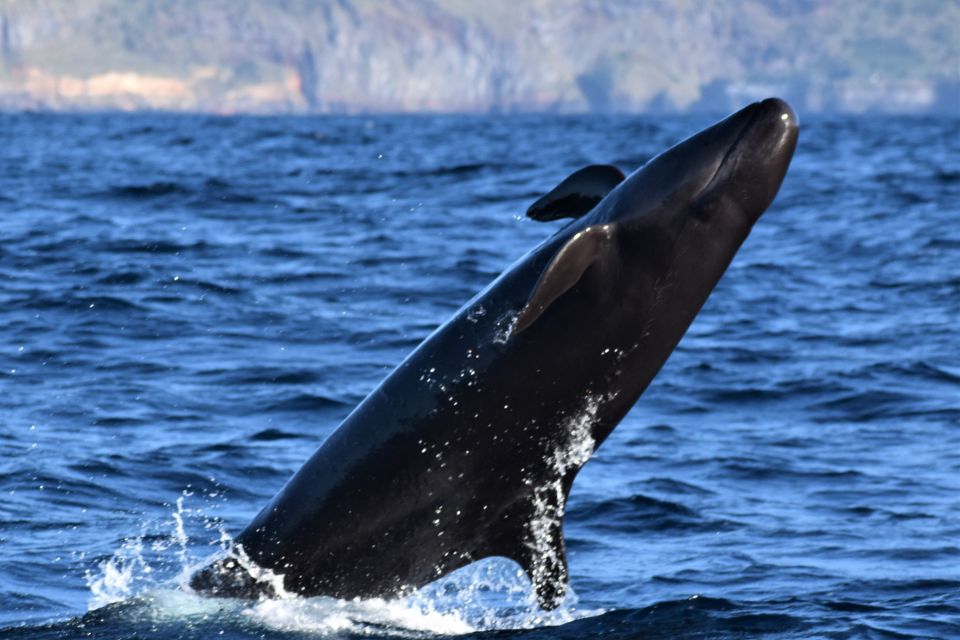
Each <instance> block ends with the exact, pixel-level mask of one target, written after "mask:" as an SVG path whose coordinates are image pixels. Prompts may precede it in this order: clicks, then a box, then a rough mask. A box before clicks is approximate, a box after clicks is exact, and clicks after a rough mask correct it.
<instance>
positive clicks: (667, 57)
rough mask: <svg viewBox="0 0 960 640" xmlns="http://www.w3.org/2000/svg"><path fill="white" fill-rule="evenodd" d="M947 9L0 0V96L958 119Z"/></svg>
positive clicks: (285, 108) (114, 103)
mask: <svg viewBox="0 0 960 640" xmlns="http://www.w3.org/2000/svg"><path fill="white" fill-rule="evenodd" d="M958 43H960V5H958V4H957V3H955V2H939V1H936V0H933V1H924V0H917V1H915V2H910V3H904V2H898V1H895V0H877V1H875V2H869V3H867V2H863V3H861V2H851V3H840V2H834V1H832V0H830V1H828V0H765V1H764V0H737V1H733V2H724V3H704V2H699V1H697V0H677V1H676V2H662V3H661V2H658V3H647V2H633V1H631V0H550V1H547V0H484V2H476V1H475V0H436V1H430V0H316V1H310V0H277V1H275V2H266V1H256V0H204V2H193V1H192V0H136V1H132V2H131V1H129V0H0V107H6V108H8V109H10V108H12V109H21V108H42V109H139V108H147V109H166V110H183V111H209V112H237V111H243V112H411V111H433V112H453V111H460V112H463V111H480V112H488V111H490V112H510V111H562V112H567V111H588V110H593V111H641V110H654V111H674V110H676V111H683V110H703V109H711V110H725V109H729V108H730V107H731V106H735V105H738V104H740V103H742V102H744V101H745V100H749V99H753V98H755V97H758V96H762V95H767V94H779V95H782V96H784V97H786V98H788V99H790V100H791V101H793V102H795V103H797V104H799V105H801V107H806V110H810V111H813V110H827V109H836V110H841V111H852V112H865V111H892V112H900V111H902V112H923V111H929V110H935V109H943V108H947V109H950V110H953V111H956V112H960V44H958Z"/></svg>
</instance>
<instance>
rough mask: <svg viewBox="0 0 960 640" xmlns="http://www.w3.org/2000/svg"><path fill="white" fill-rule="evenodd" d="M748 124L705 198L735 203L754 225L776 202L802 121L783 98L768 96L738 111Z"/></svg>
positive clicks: (742, 129)
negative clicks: (771, 204)
mask: <svg viewBox="0 0 960 640" xmlns="http://www.w3.org/2000/svg"><path fill="white" fill-rule="evenodd" d="M737 115H740V116H741V118H742V119H745V120H746V124H745V125H743V127H742V128H741V129H740V133H739V135H738V136H737V138H736V141H735V142H734V143H733V144H732V145H731V147H730V148H729V150H728V152H727V155H726V157H725V158H724V160H723V162H722V164H721V166H720V168H719V169H718V171H717V173H716V175H715V176H714V179H713V180H712V181H711V184H710V185H709V186H708V188H707V189H705V190H704V194H703V197H704V199H705V200H715V199H717V198H719V199H722V200H723V201H725V202H727V203H728V205H733V207H732V208H733V209H736V210H737V211H738V212H739V213H740V214H741V215H742V216H743V217H744V219H745V220H744V221H745V222H746V223H747V224H750V225H752V224H753V223H754V222H756V220H757V219H758V218H759V217H760V216H761V215H762V214H763V212H764V211H766V209H767V207H769V206H770V203H772V202H773V199H774V197H776V195H777V192H778V191H779V190H780V185H781V184H782V183H783V179H784V177H785V176H786V175H787V169H788V168H789V167H790V160H791V159H792V158H793V152H794V150H795V149H796V146H797V138H798V136H799V132H800V121H799V119H798V118H797V114H796V112H795V111H794V110H793V108H792V107H791V106H790V105H789V104H788V103H787V102H786V101H784V100H781V99H780V98H767V99H766V100H763V101H761V102H756V103H754V104H751V105H750V106H748V107H745V108H744V109H742V110H741V111H740V113H739V114H737Z"/></svg>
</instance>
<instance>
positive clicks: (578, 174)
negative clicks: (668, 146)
mask: <svg viewBox="0 0 960 640" xmlns="http://www.w3.org/2000/svg"><path fill="white" fill-rule="evenodd" d="M623 179H624V175H623V172H622V171H620V169H618V168H616V167H615V166H613V165H610V164H591V165H590V166H587V167H584V168H583V169H578V170H577V171H574V172H573V173H571V174H570V175H569V176H567V177H566V178H565V179H564V180H563V182H561V183H560V184H558V185H557V186H556V187H554V188H553V190H552V191H551V192H550V193H548V194H547V195H545V196H543V197H542V198H540V199H539V200H537V201H536V202H534V203H533V204H532V205H530V208H529V209H527V215H528V216H529V217H531V218H533V219H534V220H539V221H541V222H546V221H548V220H557V219H559V218H579V217H580V216H582V215H583V214H585V213H587V212H588V211H590V210H591V209H593V208H594V207H595V206H596V205H597V203H598V202H600V201H601V200H603V198H604V196H606V195H607V194H608V193H610V192H611V191H613V188H614V187H616V186H617V185H618V184H620V183H621V182H623Z"/></svg>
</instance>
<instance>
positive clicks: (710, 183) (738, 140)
mask: <svg viewBox="0 0 960 640" xmlns="http://www.w3.org/2000/svg"><path fill="white" fill-rule="evenodd" d="M750 108H752V111H753V112H752V113H751V114H750V117H749V118H748V119H747V121H746V122H745V123H744V124H743V126H742V127H740V131H738V132H737V137H736V138H734V140H733V142H732V143H731V144H730V148H728V149H727V151H726V153H724V154H723V158H722V159H721V160H720V163H719V164H718V165H717V169H716V171H714V172H713V175H712V176H710V179H709V180H708V181H707V184H706V185H704V187H703V189H701V190H700V193H699V194H698V195H702V194H704V193H707V192H708V191H710V188H711V187H712V186H713V184H714V183H715V182H716V181H717V178H718V176H719V175H720V172H721V171H722V170H723V168H724V167H725V166H726V165H727V161H728V160H730V156H732V155H733V154H734V152H735V151H736V150H737V149H738V148H739V147H740V143H741V142H742V141H743V139H744V137H745V136H746V135H747V132H748V131H750V129H751V128H752V127H753V124H754V123H755V122H756V121H757V117H758V114H759V113H760V111H761V109H760V103H759V102H754V103H753V104H752V105H750Z"/></svg>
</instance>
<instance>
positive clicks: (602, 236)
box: [511, 224, 614, 336]
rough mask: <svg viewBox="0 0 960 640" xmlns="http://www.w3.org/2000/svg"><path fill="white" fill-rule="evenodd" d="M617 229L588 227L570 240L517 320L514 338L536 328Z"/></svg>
mask: <svg viewBox="0 0 960 640" xmlns="http://www.w3.org/2000/svg"><path fill="white" fill-rule="evenodd" d="M613 233H614V225H610V224H598V225H594V226H591V227H587V228H586V229H584V230H583V231H580V232H578V233H576V234H575V235H574V236H573V237H572V238H570V239H569V240H568V241H567V243H566V244H565V245H563V248H562V249H560V251H558V252H557V255H555V256H554V257H553V260H551V261H550V264H549V265H548V266H547V268H546V269H545V270H544V271H543V273H542V274H541V275H540V280H538V281H537V284H536V286H535V287H534V288H533V293H531V294H530V298H529V299H528V300H527V304H526V305H524V307H523V309H521V310H520V313H519V314H517V320H516V322H515V323H514V325H513V331H512V332H511V335H514V336H515V335H517V334H518V333H520V332H521V331H523V330H525V329H526V328H527V327H529V326H530V325H531V324H533V323H534V322H535V321H536V319H537V318H539V317H540V314H542V313H543V312H544V311H545V310H546V309H547V307H549V306H550V305H551V304H553V302H554V301H555V300H556V299H557V298H559V297H560V296H562V295H563V294H564V293H566V292H567V291H568V290H569V289H570V288H571V287H573V286H574V285H575V284H577V282H578V281H579V280H580V278H581V277H582V276H583V274H584V272H585V271H586V270H587V268H588V267H589V266H590V265H591V264H593V263H594V261H596V260H597V258H598V257H599V256H600V255H602V254H603V253H604V250H605V249H606V248H607V247H608V246H609V245H610V242H611V239H612V238H613Z"/></svg>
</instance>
